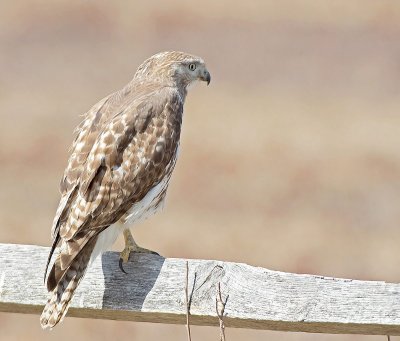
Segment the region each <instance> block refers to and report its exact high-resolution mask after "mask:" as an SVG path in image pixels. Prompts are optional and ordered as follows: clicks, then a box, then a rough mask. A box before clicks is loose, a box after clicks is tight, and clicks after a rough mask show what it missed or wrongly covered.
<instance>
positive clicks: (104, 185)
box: [47, 84, 183, 290]
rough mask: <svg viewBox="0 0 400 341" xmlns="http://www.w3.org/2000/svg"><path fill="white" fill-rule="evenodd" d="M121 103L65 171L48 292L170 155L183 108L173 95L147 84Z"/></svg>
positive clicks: (153, 180)
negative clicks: (57, 242) (65, 196)
mask: <svg viewBox="0 0 400 341" xmlns="http://www.w3.org/2000/svg"><path fill="white" fill-rule="evenodd" d="M125 101H126V103H125V104H124V105H120V108H121V110H119V111H117V112H114V115H113V116H111V115H109V118H108V119H106V120H105V121H104V123H103V124H102V129H101V130H100V131H98V132H97V136H96V137H95V138H94V137H93V140H94V142H93V143H92V142H91V141H90V145H91V150H90V151H89V153H88V154H87V156H86V160H82V159H80V161H84V162H83V163H82V166H78V167H75V168H71V169H76V171H73V172H72V173H71V172H68V173H67V177H66V178H67V179H72V178H73V177H72V176H71V174H73V175H74V176H76V179H75V180H74V181H73V182H70V181H69V180H68V181H67V183H68V185H67V186H66V192H65V193H67V194H68V195H69V197H68V199H67V200H66V203H65V208H64V209H63V211H64V212H68V214H61V215H60V218H62V219H59V220H60V222H59V223H58V227H57V229H56V232H57V233H56V238H60V239H61V241H62V243H63V244H64V245H62V252H61V254H60V255H59V257H58V259H57V261H56V263H55V264H54V266H53V268H52V271H51V273H50V274H49V277H48V282H47V286H48V289H49V290H52V289H53V288H54V287H55V286H56V285H57V283H58V282H59V281H60V279H61V278H62V276H63V274H64V273H65V271H66V270H67V269H68V267H69V266H70V264H71V262H72V261H73V260H74V258H75V257H76V256H77V255H78V254H79V252H80V251H81V250H82V249H83V248H84V247H85V245H86V244H87V243H88V242H89V241H91V240H92V239H93V238H94V237H96V236H97V235H98V233H100V232H101V231H103V230H104V229H105V228H107V227H108V226H109V225H111V224H113V223H115V222H117V221H118V220H119V219H120V218H121V217H122V216H123V215H124V214H125V213H126V212H127V211H128V210H129V208H130V207H131V206H132V205H133V204H134V203H135V202H138V201H140V200H141V199H142V198H143V197H144V196H145V195H146V193H147V192H148V191H149V190H150V189H151V188H152V187H153V186H155V185H156V184H157V183H158V182H160V180H161V179H162V178H163V177H164V176H165V174H166V172H167V171H168V165H170V164H171V160H172V159H173V157H174V155H175V152H176V148H177V145H178V142H179V136H180V127H181V119H182V110H183V103H182V102H181V100H180V96H179V94H178V93H176V92H175V90H173V89H172V88H169V87H165V88H161V89H160V88H159V86H157V85H152V84H148V85H141V86H140V87H137V88H135V89H134V95H132V96H128V97H126V98H125ZM83 143H84V144H85V143H86V140H85V139H84V140H83ZM78 146H79V144H77V145H76V148H77V147H78ZM76 148H75V150H76ZM85 148H88V147H84V148H83V149H82V150H85ZM77 164H78V163H77ZM64 182H65V181H64ZM70 183H72V185H70ZM64 215H65V218H64V217H63V216H64ZM63 246H64V247H63Z"/></svg>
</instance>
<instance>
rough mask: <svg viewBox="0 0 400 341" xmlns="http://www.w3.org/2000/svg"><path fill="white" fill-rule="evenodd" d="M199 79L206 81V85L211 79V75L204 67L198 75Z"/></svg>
mask: <svg viewBox="0 0 400 341" xmlns="http://www.w3.org/2000/svg"><path fill="white" fill-rule="evenodd" d="M200 79H201V80H202V81H204V82H207V85H208V84H210V81H211V75H210V73H209V72H208V71H207V70H206V69H204V71H203V73H202V75H201V76H200Z"/></svg>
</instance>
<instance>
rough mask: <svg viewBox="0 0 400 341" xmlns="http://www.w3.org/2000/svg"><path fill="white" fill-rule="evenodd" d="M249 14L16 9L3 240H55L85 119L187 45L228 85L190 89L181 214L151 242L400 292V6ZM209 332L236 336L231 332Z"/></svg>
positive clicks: (181, 333)
mask: <svg viewBox="0 0 400 341" xmlns="http://www.w3.org/2000/svg"><path fill="white" fill-rule="evenodd" d="M244 3H245V4H243V5H238V4H234V3H233V2H231V1H212V0H209V1H201V2H188V1H168V2H167V1H147V2H145V3H144V2H143V3H140V4H139V3H134V2H133V1H132V2H128V1H113V2H111V1H110V2H105V1H102V2H100V1H97V2H95V1H84V2H79V1H70V0H68V1H67V0H60V1H56V2H50V1H28V0H23V1H11V0H10V1H7V0H6V1H2V2H1V4H0V49H1V50H0V117H1V125H0V162H1V167H0V188H1V190H0V242H9V243H27V244H38V245H50V225H51V222H52V219H53V216H54V213H55V209H56V206H57V204H58V200H59V194H58V183H59V179H60V177H61V174H62V172H63V169H64V167H65V165H66V160H67V150H68V148H69V146H70V144H71V142H72V139H73V135H72V131H73V129H74V127H75V126H76V125H77V124H78V123H79V122H80V119H81V118H80V117H79V114H81V113H83V112H85V111H86V110H87V109H89V108H90V107H91V106H92V105H93V104H94V103H95V102H97V101H98V100H99V99H101V98H102V97H104V96H105V95H107V94H109V93H110V92H112V91H114V90H116V89H118V88H121V87H122V86H123V85H124V84H125V83H127V82H128V81H129V80H130V79H131V77H132V76H133V74H134V72H135V69H136V68H137V66H138V65H139V64H140V63H141V62H142V61H143V60H144V59H146V58H147V57H149V56H150V55H152V54H154V53H156V52H158V51H162V50H182V51H186V52H190V53H193V54H197V55H199V56H201V57H203V58H204V59H205V60H206V62H207V65H208V68H209V70H210V72H211V74H212V82H211V85H210V86H209V87H208V88H207V87H205V86H197V87H196V88H195V89H191V91H190V93H189V96H188V99H187V103H186V107H185V117H184V126H183V135H182V144H181V146H182V148H181V153H180V159H179V162H178V164H177V167H176V171H175V173H174V176H173V179H172V183H171V186H170V191H169V197H168V201H167V205H166V210H165V211H164V212H163V213H162V214H161V215H158V216H156V217H154V218H153V219H151V220H149V221H147V222H146V223H144V224H142V225H141V226H138V227H136V228H135V229H134V234H135V236H136V238H137V240H138V241H139V243H140V244H141V245H143V246H145V247H149V248H151V249H153V250H157V251H159V252H160V254H162V255H163V256H165V257H187V258H203V259H220V260H229V261H237V262H244V263H248V264H251V265H255V266H262V267H266V268H269V269H276V270H281V271H289V272H297V273H312V274H321V275H330V276H337V277H347V278H356V279H366V280H385V281H392V282H399V281H400V268H399V242H400V229H399V223H400V207H399V203H400V99H399V92H400V43H399V37H400V3H399V2H397V1H384V0H381V1H375V0H360V1H354V0H352V1H339V0H338V1H335V2H329V1H318V2H317V1H306V0H304V1H279V2H278V1H263V0H260V1H253V0H247V1H245V2H244ZM121 247H122V243H121V240H119V242H118V245H116V246H115V249H121ZM33 266H37V267H38V271H42V267H43V264H33ZM27 280H29V279H27ZM0 330H1V332H0V339H1V340H58V341H62V340H70V338H73V339H74V340H91V339H97V340H111V339H116V340H167V341H168V340H186V334H185V328H184V326H168V325H154V324H144V323H128V322H113V321H100V320H97V321H95V320H88V319H74V318H67V319H66V320H65V321H64V323H63V324H62V325H60V326H59V327H57V328H56V329H55V330H54V331H52V332H43V331H42V330H41V329H40V326H39V319H38V316H30V315H11V314H4V313H0ZM192 333H193V339H194V340H218V329H217V328H208V327H194V328H193V331H192ZM227 336H228V340H229V341H234V340H332V341H336V340H381V341H383V340H385V338H384V337H381V336H346V335H336V336H335V335H317V334H300V333H278V332H269V331H252V330H233V329H229V328H228V330H227ZM393 339H394V340H396V339H400V338H393Z"/></svg>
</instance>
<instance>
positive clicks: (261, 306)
mask: <svg viewBox="0 0 400 341" xmlns="http://www.w3.org/2000/svg"><path fill="white" fill-rule="evenodd" d="M48 251H49V249H48V248H47V247H41V246H33V245H13V244H0V311H3V312H13V313H27V314H39V313H40V312H41V310H42V308H43V305H44V303H45V301H46V297H47V293H46V290H45V288H44V285H43V271H44V265H45V263H46V258H47V254H48ZM132 258H133V259H131V261H130V262H129V263H128V264H127V265H126V266H125V269H126V271H127V272H128V274H124V273H122V272H121V271H120V270H119V268H118V254H117V253H115V252H107V253H105V254H104V255H103V256H102V257H99V258H98V259H97V261H96V262H95V263H94V265H93V266H92V267H91V269H90V270H89V271H88V273H87V275H86V277H85V279H84V280H83V281H82V282H81V284H80V286H79V288H78V290H77V292H76V295H75V297H74V299H73V302H72V305H71V308H70V310H69V312H68V316H76V317H89V318H101V319H112V320H129V321H147V322H157V323H179V324H185V323H186V303H185V301H186V300H185V298H186V296H185V286H186V260H185V259H165V258H163V257H160V256H156V255H147V254H146V255H145V254H143V255H135V256H134V257H132ZM188 264H189V276H188V282H187V283H188V289H189V290H188V292H189V293H190V295H191V298H190V300H191V304H190V323H191V324H193V325H212V326H214V325H215V326H218V317H217V313H216V308H215V298H216V290H217V289H216V288H217V286H218V283H220V285H221V292H222V296H223V297H224V298H225V297H227V296H228V295H229V297H228V301H227V303H226V307H225V318H224V322H225V325H226V327H227V328H229V327H238V328H252V329H270V330H282V331H294V332H312V333H335V334H336V333H349V334H371V335H372V334H380V335H389V334H390V335H400V284H392V283H385V282H372V281H358V280H351V279H339V278H329V277H322V276H313V275H298V274H291V273H283V272H277V271H271V270H267V269H263V268H257V267H252V266H249V265H245V264H237V263H229V262H220V261H213V260H210V261H209V260H188ZM38 323H39V320H38ZM64 323H68V319H67V321H65V322H64ZM58 328H62V326H60V327H58Z"/></svg>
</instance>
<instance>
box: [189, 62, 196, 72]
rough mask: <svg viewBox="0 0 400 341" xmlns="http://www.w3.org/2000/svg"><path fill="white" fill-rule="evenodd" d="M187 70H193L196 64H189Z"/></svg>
mask: <svg viewBox="0 0 400 341" xmlns="http://www.w3.org/2000/svg"><path fill="white" fill-rule="evenodd" d="M189 70H190V71H194V70H196V64H193V63H192V64H189Z"/></svg>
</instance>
